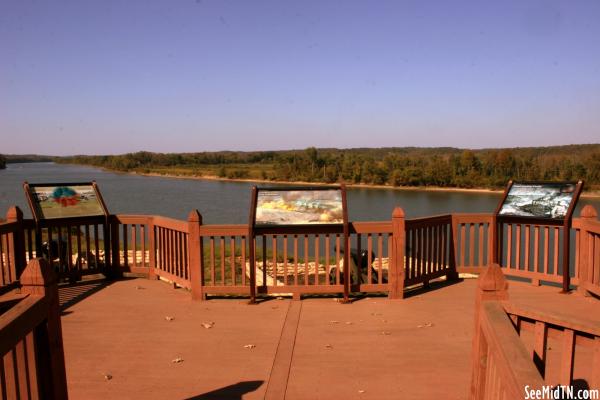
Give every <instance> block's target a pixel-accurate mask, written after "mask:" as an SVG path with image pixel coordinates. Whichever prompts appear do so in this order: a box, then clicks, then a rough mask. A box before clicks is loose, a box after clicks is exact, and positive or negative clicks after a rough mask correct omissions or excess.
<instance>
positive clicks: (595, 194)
mask: <svg viewBox="0 0 600 400" xmlns="http://www.w3.org/2000/svg"><path fill="white" fill-rule="evenodd" d="M102 169H103V170H106V171H110V172H116V173H123V174H131V175H139V176H152V177H160V178H173V179H190V180H205V181H220V182H246V183H268V184H282V185H307V186H331V185H336V183H321V182H304V181H271V180H268V179H241V178H222V177H219V176H216V175H203V176H197V175H176V174H160V173H156V172H148V173H146V172H136V171H127V172H120V171H114V170H111V169H106V168H102ZM346 187H348V188H358V189H361V188H362V189H385V190H399V191H423V192H459V193H461V192H462V193H488V194H499V195H500V194H502V193H504V190H499V189H485V188H473V189H468V188H452V187H438V186H390V185H373V184H366V183H347V184H346ZM581 197H585V198H594V199H595V198H600V191H592V192H584V193H582V194H581Z"/></svg>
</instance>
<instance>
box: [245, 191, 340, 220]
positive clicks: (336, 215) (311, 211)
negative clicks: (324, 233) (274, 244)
mask: <svg viewBox="0 0 600 400" xmlns="http://www.w3.org/2000/svg"><path fill="white" fill-rule="evenodd" d="M343 211H344V207H343V202H342V191H341V189H328V190H269V189H267V190H264V189H259V190H258V194H257V198H256V214H255V215H256V219H255V225H256V226H257V227H258V226H271V225H315V224H343V223H344V215H343Z"/></svg>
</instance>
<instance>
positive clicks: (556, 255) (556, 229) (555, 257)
mask: <svg viewBox="0 0 600 400" xmlns="http://www.w3.org/2000/svg"><path fill="white" fill-rule="evenodd" d="M559 232H560V228H554V254H553V255H554V257H553V260H552V261H553V264H554V271H552V272H553V275H560V273H559V271H558V242H559V240H558V239H559V236H560V233H559Z"/></svg>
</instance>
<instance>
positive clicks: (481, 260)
mask: <svg viewBox="0 0 600 400" xmlns="http://www.w3.org/2000/svg"><path fill="white" fill-rule="evenodd" d="M477 241H478V242H479V257H478V262H477V264H478V266H479V267H481V266H482V265H485V264H484V263H483V223H479V236H478V237H477Z"/></svg>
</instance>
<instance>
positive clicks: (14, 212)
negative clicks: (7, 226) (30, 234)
mask: <svg viewBox="0 0 600 400" xmlns="http://www.w3.org/2000/svg"><path fill="white" fill-rule="evenodd" d="M6 219H7V220H8V221H17V220H20V219H23V211H21V209H20V208H19V207H17V206H12V207H11V208H9V209H8V211H7V212H6Z"/></svg>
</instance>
